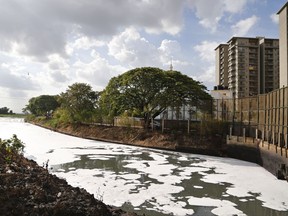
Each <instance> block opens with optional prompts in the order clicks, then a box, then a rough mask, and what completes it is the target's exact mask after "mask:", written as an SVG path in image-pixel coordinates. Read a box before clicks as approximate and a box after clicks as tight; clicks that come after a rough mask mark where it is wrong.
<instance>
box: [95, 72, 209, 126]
mask: <svg viewBox="0 0 288 216" xmlns="http://www.w3.org/2000/svg"><path fill="white" fill-rule="evenodd" d="M206 99H211V96H210V95H209V94H208V93H207V92H206V87H205V86H204V85H202V84H201V83H200V82H198V81H195V80H194V79H192V78H191V77H188V76H186V75H183V74H181V73H180V72H178V71H163V70H161V69H159V68H152V67H143V68H136V69H133V70H130V71H128V72H126V73H124V74H122V75H119V76H118V77H114V78H112V79H111V80H110V82H109V83H108V85H107V87H106V88H105V89H104V91H103V92H102V94H101V100H100V102H101V106H102V107H104V110H106V111H107V113H108V114H109V115H111V116H116V115H121V114H122V113H124V112H129V113H131V115H134V116H138V117H143V118H144V120H145V123H146V126H147V124H148V121H149V119H150V118H155V117H156V116H158V115H160V114H161V113H162V112H163V111H164V110H165V109H166V108H167V107H179V106H182V105H188V104H194V105H195V104H199V103H201V101H203V100H206Z"/></svg>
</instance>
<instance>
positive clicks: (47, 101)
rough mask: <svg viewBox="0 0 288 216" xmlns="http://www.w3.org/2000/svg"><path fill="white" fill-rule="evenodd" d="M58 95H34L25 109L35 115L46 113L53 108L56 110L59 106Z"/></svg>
mask: <svg viewBox="0 0 288 216" xmlns="http://www.w3.org/2000/svg"><path fill="white" fill-rule="evenodd" d="M59 106H60V105H59V102H58V101H57V96H54V95H40V96H38V97H33V98H31V99H30V100H29V102H28V105H26V107H25V108H24V109H23V111H24V112H27V111H28V112H30V113H32V114H34V115H37V116H40V115H45V114H46V113H47V112H49V111H51V110H53V111H54V110H55V109H56V108H57V107H59Z"/></svg>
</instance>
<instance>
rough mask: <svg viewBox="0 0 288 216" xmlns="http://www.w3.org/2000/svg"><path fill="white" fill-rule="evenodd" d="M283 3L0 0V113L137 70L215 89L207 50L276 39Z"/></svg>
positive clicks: (281, 0) (102, 83) (102, 84)
mask: <svg viewBox="0 0 288 216" xmlns="http://www.w3.org/2000/svg"><path fill="white" fill-rule="evenodd" d="M286 2H287V1H286V0H237V1H235V0H153V1H152V0H81V1H79V0H41V1H39V0H25V1H24V0H0V5H1V7H0V26H1V27H0V107H8V108H10V109H11V110H13V111H14V112H16V113H20V112H21V111H22V108H24V107H25V105H26V104H28V101H29V99H30V98H32V97H37V96H39V95H43V94H45V95H56V94H60V93H61V92H65V91H66V90H67V88H68V86H69V85H72V84H73V83H76V82H81V83H87V84H89V85H91V87H92V88H93V90H95V91H101V90H103V89H104V88H105V87H106V86H107V84H108V82H109V80H110V79H111V78H112V77H115V76H118V75H120V74H122V73H124V72H126V71H128V70H131V69H133V68H137V67H146V66H149V67H158V68H161V69H164V70H169V67H170V64H171V62H172V65H173V69H174V70H177V71H180V72H182V73H183V74H186V75H188V76H190V77H192V78H193V79H195V80H198V81H200V82H202V83H203V84H204V85H205V86H207V88H208V90H211V89H213V86H214V85H215V51H214V49H215V48H216V47H217V46H218V45H219V44H220V43H226V42H227V41H228V40H229V39H230V38H231V37H233V36H235V37H256V36H264V37H266V38H279V26H278V16H277V12H278V11H279V10H280V9H281V7H282V6H283V5H284V4H285V3H286Z"/></svg>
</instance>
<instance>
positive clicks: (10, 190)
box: [0, 148, 137, 216]
mask: <svg viewBox="0 0 288 216" xmlns="http://www.w3.org/2000/svg"><path fill="white" fill-rule="evenodd" d="M7 156H9V157H7ZM0 203H1V204H0V214H1V215H33V216H36V215H41V216H42V215H59V216H60V215H61V216H65V215H67V216H68V215H69V216H74V215H75V216H76V215H77V216H82V215H83V216H84V215H85V216H89V215H91V216H92V215H94V216H96V215H97V216H136V215H137V214H135V213H127V212H125V211H123V210H121V209H118V208H115V207H112V206H108V205H105V204H104V203H103V202H101V201H99V200H97V199H95V198H94V196H93V195H91V194H89V193H88V192H87V191H86V190H84V189H80V188H78V187H76V188H75V187H72V186H70V185H69V184H67V182H66V180H64V179H60V178H58V177H56V176H55V175H52V174H49V172H48V170H47V169H46V168H43V167H40V166H38V165H37V163H36V162H34V161H32V160H28V159H26V158H25V157H23V155H21V154H17V153H15V152H8V151H6V150H5V149H4V148H0Z"/></svg>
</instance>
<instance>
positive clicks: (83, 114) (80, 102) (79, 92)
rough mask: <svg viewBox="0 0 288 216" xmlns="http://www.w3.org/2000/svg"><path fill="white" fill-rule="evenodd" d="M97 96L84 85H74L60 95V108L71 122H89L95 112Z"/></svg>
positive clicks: (88, 86) (89, 87)
mask: <svg viewBox="0 0 288 216" xmlns="http://www.w3.org/2000/svg"><path fill="white" fill-rule="evenodd" d="M97 98H98V95H97V93H96V92H95V91H93V90H92V88H91V86H90V85H88V84H85V83H74V84H73V85H71V86H68V89H67V91H66V92H64V93H61V94H60V102H61V108H62V109H64V111H66V112H67V113H68V115H69V118H70V120H71V121H72V122H86V121H89V120H90V119H91V117H92V115H93V113H94V111H95V108H96V105H97Z"/></svg>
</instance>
